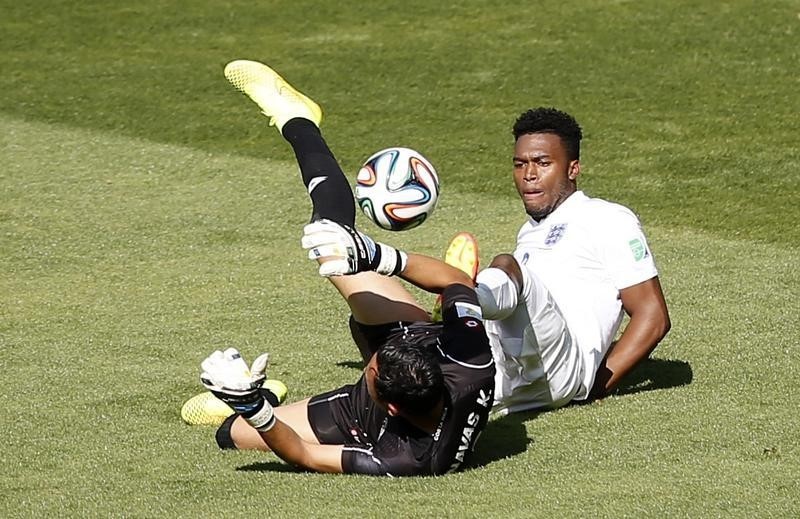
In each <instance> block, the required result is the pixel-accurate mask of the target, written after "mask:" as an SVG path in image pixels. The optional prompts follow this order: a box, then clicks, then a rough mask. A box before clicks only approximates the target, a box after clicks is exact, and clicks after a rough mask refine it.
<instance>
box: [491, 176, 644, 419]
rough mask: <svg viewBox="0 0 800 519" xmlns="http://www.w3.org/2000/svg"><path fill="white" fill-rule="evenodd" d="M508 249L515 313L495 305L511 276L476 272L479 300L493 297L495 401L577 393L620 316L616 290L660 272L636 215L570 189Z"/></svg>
mask: <svg viewBox="0 0 800 519" xmlns="http://www.w3.org/2000/svg"><path fill="white" fill-rule="evenodd" d="M514 257H515V258H516V260H517V261H518V262H519V264H520V266H521V267H522V270H523V277H524V283H523V285H524V286H523V294H522V298H524V300H525V301H524V303H525V304H520V305H515V308H513V314H511V315H509V313H508V311H504V310H503V307H505V308H506V309H509V308H512V307H511V306H509V301H510V298H513V295H511V294H510V292H513V291H514V287H513V284H512V283H511V282H510V280H508V278H507V277H505V276H503V275H502V273H499V271H497V269H487V270H485V271H483V272H481V274H480V275H479V277H478V283H479V289H478V293H479V295H480V296H481V298H480V299H481V305H482V306H486V305H487V304H488V305H489V306H491V305H497V308H496V309H494V310H492V309H488V310H489V311H487V308H484V316H485V317H487V318H488V319H493V320H492V321H487V325H486V330H487V333H488V334H489V337H490V340H491V341H492V345H493V349H494V353H495V360H496V363H497V368H498V369H497V377H498V378H497V384H496V386H497V389H496V407H497V409H498V410H500V411H504V410H505V411H518V410H523V409H536V408H543V407H558V406H560V405H563V404H565V403H567V402H568V401H570V400H573V399H577V400H581V399H585V398H586V397H587V396H588V392H589V390H590V389H591V387H592V384H593V383H594V378H595V373H596V372H597V368H598V367H599V365H600V362H601V361H602V360H603V358H604V356H605V354H606V353H607V352H608V348H609V346H610V345H611V342H612V341H613V339H614V337H615V335H616V333H617V331H618V329H619V326H620V323H621V322H622V317H623V309H622V302H621V300H620V297H619V291H620V290H621V289H623V288H626V287H629V286H632V285H635V284H637V283H641V282H643V281H646V280H648V279H651V278H653V277H655V276H657V275H658V272H657V271H656V267H655V263H654V261H653V256H652V254H651V253H650V250H649V248H648V246H647V241H646V240H645V237H644V234H643V232H642V229H641V225H640V223H639V220H638V218H637V217H636V216H635V215H634V214H633V213H632V212H631V211H630V210H629V209H627V208H626V207H623V206H621V205H619V204H614V203H611V202H607V201H605V200H601V199H597V198H589V197H587V196H586V195H585V194H584V193H583V192H582V191H578V192H576V193H573V194H572V195H571V196H570V197H569V198H567V200H565V201H564V202H563V203H562V204H561V205H560V206H558V207H557V208H556V210H555V211H553V212H552V213H551V214H550V215H548V216H547V217H546V218H544V219H543V220H542V221H540V222H536V221H535V220H533V219H529V220H528V221H527V222H526V223H525V224H524V225H523V226H522V228H521V229H520V231H519V234H518V236H517V248H516V250H515V251H514ZM481 285H483V287H481ZM487 301H492V303H487ZM493 314H494V315H493Z"/></svg>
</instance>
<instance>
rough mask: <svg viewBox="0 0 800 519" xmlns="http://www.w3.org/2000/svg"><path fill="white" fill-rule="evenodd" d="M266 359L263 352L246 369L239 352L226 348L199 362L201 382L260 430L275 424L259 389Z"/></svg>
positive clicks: (270, 410)
mask: <svg viewBox="0 0 800 519" xmlns="http://www.w3.org/2000/svg"><path fill="white" fill-rule="evenodd" d="M268 360H269V356H268V355H267V354H266V353H264V354H262V355H259V356H258V358H256V360H254V361H253V365H252V366H251V367H250V368H248V367H247V363H246V362H245V361H244V359H243V358H242V356H241V354H240V353H239V351H238V350H236V349H235V348H228V349H227V350H225V351H224V352H223V351H219V350H217V351H215V352H214V353H212V354H211V355H209V356H208V358H206V360H204V361H203V362H202V363H201V364H200V367H201V369H202V370H203V372H202V374H201V375H200V381H201V382H202V383H203V385H204V386H205V387H206V389H208V390H209V391H211V392H212V393H213V394H214V396H216V397H217V398H219V399H220V400H222V401H223V402H225V403H226V404H228V405H229V406H230V407H231V408H232V409H233V410H234V411H236V413H238V414H240V415H242V417H243V418H244V419H245V420H246V421H247V423H249V424H250V425H252V426H253V427H255V428H256V429H258V430H259V431H262V432H263V431H268V430H270V429H271V428H272V426H273V425H275V416H274V415H273V410H272V406H271V405H270V404H269V402H267V400H266V399H265V398H264V397H263V396H262V395H261V392H260V391H259V389H260V388H261V385H262V384H263V383H264V380H265V379H266V378H267V375H266V371H267V362H268Z"/></svg>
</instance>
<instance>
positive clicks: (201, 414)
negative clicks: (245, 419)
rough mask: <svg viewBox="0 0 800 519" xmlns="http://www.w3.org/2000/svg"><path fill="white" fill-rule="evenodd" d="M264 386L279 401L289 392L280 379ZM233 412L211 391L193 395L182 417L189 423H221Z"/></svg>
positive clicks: (268, 381) (182, 409)
mask: <svg viewBox="0 0 800 519" xmlns="http://www.w3.org/2000/svg"><path fill="white" fill-rule="evenodd" d="M262 387H263V388H264V389H266V390H268V391H270V392H271V393H273V394H274V395H275V396H276V397H278V402H279V403H283V401H284V400H286V395H287V394H288V393H289V389H288V388H287V387H286V384H284V383H283V382H281V381H280V380H274V379H270V380H267V381H265V382H264V385H263V386H262ZM232 414H233V409H231V408H230V407H228V404H226V403H225V402H223V401H222V400H220V399H219V398H217V397H215V396H214V395H213V394H212V393H211V392H210V391H204V392H203V393H200V394H199V395H195V396H193V397H192V398H190V399H189V400H187V401H186V403H184V404H183V407H181V418H182V419H183V421H184V422H186V423H187V424H189V425H220V424H221V423H222V422H224V421H225V419H226V418H227V417H229V416H230V415H232Z"/></svg>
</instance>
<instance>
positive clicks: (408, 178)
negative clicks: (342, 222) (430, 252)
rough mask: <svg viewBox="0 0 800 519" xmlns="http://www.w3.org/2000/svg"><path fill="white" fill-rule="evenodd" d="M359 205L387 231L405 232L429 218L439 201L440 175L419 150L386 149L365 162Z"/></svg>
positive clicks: (360, 174) (358, 190)
mask: <svg viewBox="0 0 800 519" xmlns="http://www.w3.org/2000/svg"><path fill="white" fill-rule="evenodd" d="M355 196H356V201H357V202H358V205H359V206H360V207H361V209H362V210H363V211H364V213H365V214H366V215H367V216H368V217H369V219H370V220H372V221H373V222H375V224H376V225H377V226H378V227H380V228H382V229H386V230H387V231H405V230H408V229H413V228H414V227H417V226H418V225H420V224H421V223H422V222H424V221H425V220H427V219H428V218H429V217H430V216H431V214H432V213H433V210H434V208H435V207H436V202H437V201H438V200H439V175H437V173H436V170H435V169H434V168H433V166H432V165H431V163H430V162H429V161H428V159H426V158H425V157H423V156H422V154H421V153H419V152H418V151H415V150H412V149H409V148H398V147H395V148H387V149H385V150H381V151H379V152H377V153H375V154H374V155H372V156H371V157H370V158H368V159H367V160H366V162H364V165H363V166H362V167H361V170H359V172H358V177H357V178H356V188H355Z"/></svg>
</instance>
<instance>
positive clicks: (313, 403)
mask: <svg viewBox="0 0 800 519" xmlns="http://www.w3.org/2000/svg"><path fill="white" fill-rule="evenodd" d="M349 396H350V395H349V394H347V393H336V394H335V395H331V396H329V397H328V398H325V399H324V400H317V401H316V402H309V403H308V405H309V406H312V405H317V404H321V403H323V402H324V403H328V402H331V401H333V400H338V399H340V398H348V397H349Z"/></svg>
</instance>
